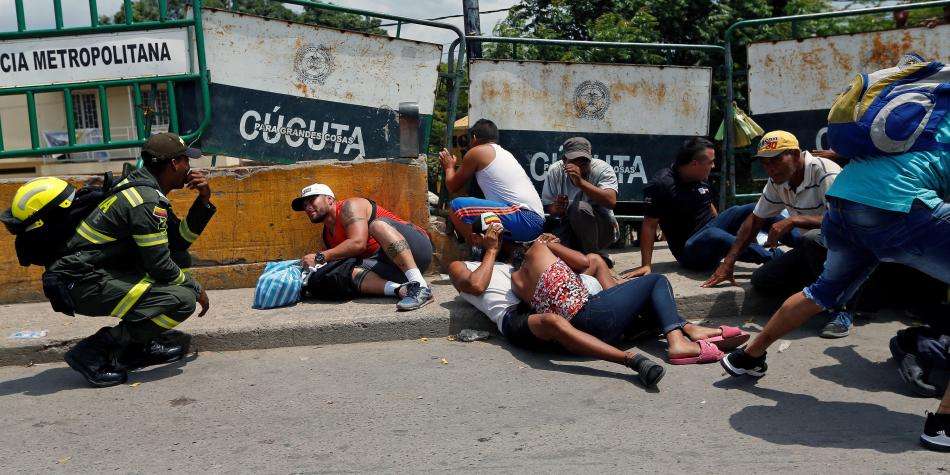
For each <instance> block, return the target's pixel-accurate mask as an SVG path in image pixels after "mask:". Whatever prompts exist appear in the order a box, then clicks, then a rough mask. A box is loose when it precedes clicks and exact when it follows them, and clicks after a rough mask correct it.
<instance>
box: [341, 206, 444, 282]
mask: <svg viewBox="0 0 950 475" xmlns="http://www.w3.org/2000/svg"><path fill="white" fill-rule="evenodd" d="M377 219H378V220H379V221H384V222H385V223H386V224H389V225H390V226H392V227H393V228H394V229H395V230H396V231H398V232H399V234H402V237H404V238H406V243H407V244H409V252H410V253H411V254H412V260H414V261H415V262H416V267H417V268H418V269H419V272H425V271H426V269H428V268H429V265H430V264H432V241H430V240H429V236H426V234H425V233H423V232H422V231H419V229H417V228H416V227H415V226H413V225H412V224H409V223H402V222H399V221H395V220H392V219H389V218H377ZM359 267H362V268H363V269H366V270H368V271H370V272H373V273H375V274H376V275H378V276H380V277H382V278H384V279H386V280H391V281H393V282H396V283H397V284H404V283H405V282H406V275H405V274H404V273H403V272H402V271H401V270H399V266H397V265H396V263H395V262H393V261H392V259H390V258H389V255H387V254H386V252H385V251H384V250H383V248H382V247H380V249H379V250H378V251H376V253H375V254H373V255H372V256H370V257H369V258H366V259H363V262H362V263H361V264H359Z"/></svg>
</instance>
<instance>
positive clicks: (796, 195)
mask: <svg viewBox="0 0 950 475" xmlns="http://www.w3.org/2000/svg"><path fill="white" fill-rule="evenodd" d="M755 158H757V159H758V160H759V161H760V162H761V163H762V167H763V168H765V172H766V173H767V174H768V175H769V181H768V183H766V184H765V188H764V189H763V190H762V196H760V197H759V201H758V202H757V203H756V204H755V208H754V209H753V211H752V213H750V214H749V216H748V217H747V218H746V219H745V221H743V223H742V227H740V228H739V233H738V234H737V235H736V241H735V242H734V243H733V244H732V248H730V249H729V253H728V254H726V257H725V258H723V260H722V263H720V264H719V267H718V268H717V269H716V272H715V273H713V275H712V277H710V278H709V280H707V281H706V282H705V283H703V285H702V286H703V287H712V286H714V285H717V284H719V283H722V282H731V283H732V285H736V279H735V276H734V275H733V272H734V270H735V265H736V259H738V257H739V254H741V253H742V252H743V251H744V250H745V249H746V248H747V247H748V246H749V244H750V243H751V242H752V241H753V239H755V236H756V235H757V234H758V233H759V230H761V229H763V228H764V227H765V221H766V220H767V219H770V218H776V217H778V216H779V214H780V213H781V212H782V211H783V210H787V211H788V214H789V217H788V218H785V219H782V220H780V221H777V222H775V223H774V224H772V226H771V227H770V228H769V230H768V233H769V240H768V242H766V243H765V247H767V248H772V247H775V246H777V245H778V240H779V239H781V238H783V237H786V236H788V235H789V234H790V233H791V232H792V230H793V229H800V230H807V232H804V233H802V234H801V235H800V237H799V238H798V239H793V240H792V245H793V249H792V250H791V251H789V252H786V253H785V254H782V255H781V256H779V257H777V258H775V259H772V260H771V261H769V262H766V263H765V264H762V266H761V267H759V268H758V269H756V270H755V272H753V273H752V286H753V287H754V288H755V289H756V290H757V291H759V292H762V293H766V294H771V295H776V296H781V297H783V298H787V297H788V296H790V295H792V294H793V293H795V292H798V291H799V290H801V289H802V288H804V287H805V286H806V285H808V284H810V283H812V282H814V281H815V279H817V278H818V275H819V274H821V268H822V266H823V265H824V263H825V256H826V255H827V253H828V250H827V249H825V241H824V239H822V236H821V220H822V217H823V216H824V214H825V210H826V209H827V202H828V198H827V197H826V196H825V193H826V192H827V191H828V188H831V184H832V183H834V182H835V177H837V176H838V173H839V172H840V171H841V167H839V166H838V164H836V163H835V162H833V161H831V160H829V159H827V158H820V157H816V156H814V155H812V154H810V153H808V152H807V151H803V150H801V148H800V147H799V145H798V139H796V138H795V136H794V135H792V134H790V133H788V132H785V131H783V130H776V131H774V132H769V133H767V134H765V136H764V137H762V140H761V142H759V150H758V153H756V155H755ZM850 329H851V312H849V311H840V312H835V315H834V317H833V318H832V319H831V321H829V322H828V324H827V325H825V327H824V328H822V330H821V333H820V334H819V335H820V336H821V337H823V338H842V337H846V336H848V333H849V332H850Z"/></svg>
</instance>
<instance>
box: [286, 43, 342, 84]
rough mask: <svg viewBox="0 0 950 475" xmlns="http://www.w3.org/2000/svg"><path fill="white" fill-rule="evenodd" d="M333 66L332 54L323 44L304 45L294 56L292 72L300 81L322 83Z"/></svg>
mask: <svg viewBox="0 0 950 475" xmlns="http://www.w3.org/2000/svg"><path fill="white" fill-rule="evenodd" d="M333 67H334V64H333V55H332V54H331V52H330V48H327V47H326V46H324V45H304V46H302V47H300V49H299V50H297V55H296V57H294V74H296V75H297V80H298V81H300V82H306V83H318V84H323V83H324V81H326V79H327V76H329V75H330V73H332V72H333Z"/></svg>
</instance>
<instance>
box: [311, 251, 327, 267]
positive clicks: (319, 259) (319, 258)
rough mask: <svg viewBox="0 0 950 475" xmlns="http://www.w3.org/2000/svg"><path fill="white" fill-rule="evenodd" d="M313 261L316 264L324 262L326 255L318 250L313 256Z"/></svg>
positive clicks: (325, 261)
mask: <svg viewBox="0 0 950 475" xmlns="http://www.w3.org/2000/svg"><path fill="white" fill-rule="evenodd" d="M313 261H314V262H316V263H317V264H326V263H327V256H324V255H323V253H322V252H318V253H317V255H316V256H314V258H313Z"/></svg>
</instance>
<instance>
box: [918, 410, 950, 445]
mask: <svg viewBox="0 0 950 475" xmlns="http://www.w3.org/2000/svg"><path fill="white" fill-rule="evenodd" d="M920 443H921V444H922V445H923V446H924V447H927V448H928V449H930V450H936V451H937V452H950V414H934V413H931V412H928V413H927V422H924V433H923V434H920Z"/></svg>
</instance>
